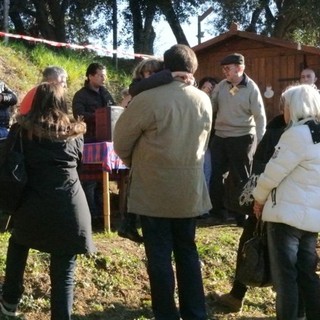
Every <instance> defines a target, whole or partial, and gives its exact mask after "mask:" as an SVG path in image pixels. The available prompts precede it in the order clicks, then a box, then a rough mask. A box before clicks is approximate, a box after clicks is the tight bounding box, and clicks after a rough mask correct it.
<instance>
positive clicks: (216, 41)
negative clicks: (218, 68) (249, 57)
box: [192, 24, 320, 56]
mask: <svg viewBox="0 0 320 320" xmlns="http://www.w3.org/2000/svg"><path fill="white" fill-rule="evenodd" d="M239 38H243V39H248V40H253V41H259V42H263V43H265V44H268V45H273V46H278V47H284V48H287V49H296V50H300V51H302V52H305V53H311V54H316V55H319V56H320V48H317V47H313V46H307V45H302V44H300V43H298V42H292V41H287V40H282V39H279V38H274V37H267V36H263V35H259V34H256V33H254V32H248V31H240V30H238V28H237V26H235V24H233V25H232V26H231V28H230V30H229V31H227V32H226V33H223V34H221V35H219V36H217V37H215V38H212V39H210V40H207V41H205V42H203V43H201V44H198V45H196V46H194V47H193V48H192V49H193V50H194V51H195V52H196V53H199V52H201V51H205V50H206V49H208V48H209V47H210V49H212V47H214V46H218V45H221V43H223V42H225V41H226V40H228V41H230V40H233V39H239Z"/></svg>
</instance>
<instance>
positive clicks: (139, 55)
mask: <svg viewBox="0 0 320 320" xmlns="http://www.w3.org/2000/svg"><path fill="white" fill-rule="evenodd" d="M0 36H1V37H8V38H16V39H23V40H27V41H33V42H40V43H45V44H48V45H50V46H54V47H64V48H71V49H77V50H79V49H80V50H82V49H87V50H95V51H101V52H104V53H105V54H106V55H113V54H115V53H116V54H121V55H123V56H129V57H135V58H142V59H147V58H153V57H154V56H151V55H147V54H142V53H128V52H123V51H119V50H108V49H106V48H103V47H101V46H96V45H92V44H88V45H79V44H74V43H63V42H56V41H51V40H46V39H42V38H34V37H30V36H26V35H19V34H12V33H6V32H2V31H0Z"/></svg>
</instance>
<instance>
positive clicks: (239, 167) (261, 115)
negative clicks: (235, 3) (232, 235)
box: [210, 53, 266, 218]
mask: <svg viewBox="0 0 320 320" xmlns="http://www.w3.org/2000/svg"><path fill="white" fill-rule="evenodd" d="M221 66H222V71H223V73H224V75H225V77H226V78H225V79H224V80H222V81H221V82H219V83H218V84H217V86H216V87H215V89H214V90H213V94H212V99H211V101H212V108H213V116H214V118H215V122H214V125H213V128H214V135H213V137H212V139H211V140H210V150H211V164H212V176H211V180H210V198H211V202H212V207H213V208H212V211H211V214H212V215H213V216H214V217H215V218H225V214H224V213H223V209H224V207H225V206H226V204H225V199H226V197H225V195H224V184H223V182H224V177H225V174H226V173H227V172H229V175H228V179H231V182H232V183H233V184H234V185H237V184H238V183H239V181H240V180H244V179H246V177H247V174H248V172H250V166H251V164H252V161H253V155H254V152H255V150H256V146H257V143H259V142H260V140H261V139H262V136H263V134H264V132H265V127H266V114H265V110H264V104H263V99H262V96H261V93H260V90H259V88H258V86H257V85H256V83H255V82H254V81H253V80H252V79H250V78H249V77H248V76H247V74H246V73H245V72H244V70H245V61H244V56H243V55H242V54H239V53H234V54H231V55H228V56H226V57H225V58H224V59H223V60H222V61H221ZM242 216H243V215H242Z"/></svg>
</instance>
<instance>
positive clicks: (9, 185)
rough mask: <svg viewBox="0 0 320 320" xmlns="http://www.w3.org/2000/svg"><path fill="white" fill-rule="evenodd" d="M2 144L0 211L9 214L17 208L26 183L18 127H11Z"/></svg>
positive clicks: (20, 134)
mask: <svg viewBox="0 0 320 320" xmlns="http://www.w3.org/2000/svg"><path fill="white" fill-rule="evenodd" d="M4 143H5V146H4V149H3V153H2V154H1V159H0V188H1V191H0V210H2V211H3V212H6V213H9V214H11V213H13V212H15V211H16V210H17V208H18V207H19V205H20V203H21V198H22V195H23V192H24V188H25V185H26V183H27V173H26V167H25V160H24V154H23V144H22V132H21V127H20V125H18V124H14V125H13V126H12V127H11V129H10V132H9V135H8V137H7V139H6V141H5V142H4Z"/></svg>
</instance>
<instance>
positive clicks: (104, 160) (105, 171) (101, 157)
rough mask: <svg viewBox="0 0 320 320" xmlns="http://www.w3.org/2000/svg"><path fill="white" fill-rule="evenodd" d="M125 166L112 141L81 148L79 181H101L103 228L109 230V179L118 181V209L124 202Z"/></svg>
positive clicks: (89, 144) (86, 145)
mask: <svg viewBox="0 0 320 320" xmlns="http://www.w3.org/2000/svg"><path fill="white" fill-rule="evenodd" d="M127 170H128V169H127V167H126V166H125V165H124V164H123V162H122V161H121V159H120V158H119V157H118V155H117V154H116V153H115V151H114V149H113V142H109V141H103V142H95V143H85V144H84V148H83V156H82V166H81V170H80V180H81V181H90V180H91V181H102V185H103V221H104V228H105V229H106V230H107V231H108V232H109V231H110V230H111V227H110V226H111V225H110V191H109V189H110V184H109V182H110V180H117V181H119V195H120V201H119V203H120V204H119V205H120V211H123V210H125V208H123V206H124V202H125V199H124V197H125V194H124V193H125V192H124V191H123V190H124V184H125V181H124V179H125V175H126V173H127Z"/></svg>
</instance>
